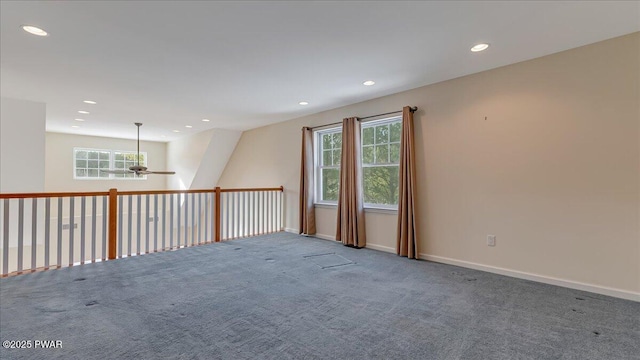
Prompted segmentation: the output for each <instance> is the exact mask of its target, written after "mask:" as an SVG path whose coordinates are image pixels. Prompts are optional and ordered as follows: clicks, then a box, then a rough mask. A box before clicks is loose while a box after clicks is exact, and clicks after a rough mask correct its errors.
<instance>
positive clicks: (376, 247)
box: [365, 244, 396, 254]
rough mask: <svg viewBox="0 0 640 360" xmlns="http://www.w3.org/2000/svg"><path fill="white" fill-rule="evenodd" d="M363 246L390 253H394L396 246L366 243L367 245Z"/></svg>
mask: <svg viewBox="0 0 640 360" xmlns="http://www.w3.org/2000/svg"><path fill="white" fill-rule="evenodd" d="M365 248H367V249H373V250H378V251H384V252H388V253H392V254H395V253H396V248H392V247H389V246H384V245H376V244H367V246H365Z"/></svg>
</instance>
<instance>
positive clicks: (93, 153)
mask: <svg viewBox="0 0 640 360" xmlns="http://www.w3.org/2000/svg"><path fill="white" fill-rule="evenodd" d="M99 158H100V153H98V152H97V151H89V159H96V160H97V159H99Z"/></svg>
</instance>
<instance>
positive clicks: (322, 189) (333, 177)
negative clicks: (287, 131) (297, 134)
mask: <svg viewBox="0 0 640 360" xmlns="http://www.w3.org/2000/svg"><path fill="white" fill-rule="evenodd" d="M315 139H316V184H317V185H316V186H317V187H316V199H318V202H321V203H322V202H324V203H336V202H337V201H338V187H339V186H340V157H341V155H342V130H341V129H340V128H333V129H328V130H320V131H317V132H316V138H315Z"/></svg>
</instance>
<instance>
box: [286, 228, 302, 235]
mask: <svg viewBox="0 0 640 360" xmlns="http://www.w3.org/2000/svg"><path fill="white" fill-rule="evenodd" d="M284 231H286V232H288V233H293V234H300V230H298V229H292V228H284Z"/></svg>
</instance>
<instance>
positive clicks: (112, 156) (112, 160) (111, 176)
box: [71, 147, 149, 181]
mask: <svg viewBox="0 0 640 360" xmlns="http://www.w3.org/2000/svg"><path fill="white" fill-rule="evenodd" d="M76 151H104V152H108V153H109V169H110V170H112V169H114V168H115V166H114V165H115V153H127V154H128V153H136V154H137V152H136V151H131V150H112V149H94V148H85V147H74V148H73V152H72V154H71V157H72V159H73V180H80V181H85V180H87V181H93V180H98V181H111V180H133V181H141V180H147V175H143V176H136V177H130V178H127V177H121V178H119V177H116V176H115V174H109V177H108V178H106V177H103V178H101V177H77V176H76ZM140 154H142V155H144V159H145V161H147V163H148V161H149V158H148V157H147V153H146V152H145V151H141V152H140ZM145 166H146V165H145Z"/></svg>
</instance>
